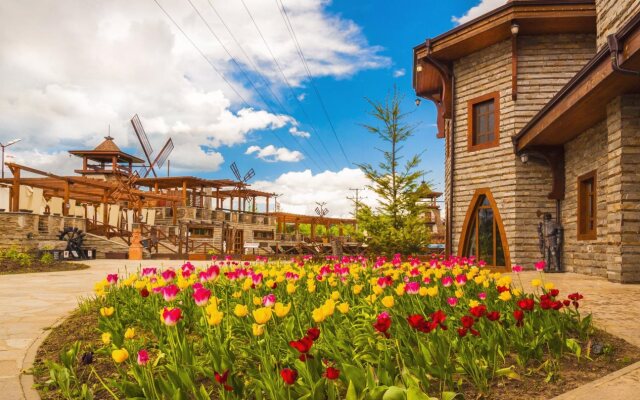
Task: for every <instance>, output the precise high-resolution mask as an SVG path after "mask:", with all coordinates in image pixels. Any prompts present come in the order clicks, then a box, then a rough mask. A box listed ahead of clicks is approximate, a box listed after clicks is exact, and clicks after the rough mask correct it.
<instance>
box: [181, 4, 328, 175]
mask: <svg viewBox="0 0 640 400" xmlns="http://www.w3.org/2000/svg"><path fill="white" fill-rule="evenodd" d="M187 1H188V2H189V4H190V5H191V8H193V10H194V11H195V12H196V14H198V16H199V17H200V19H201V20H202V22H203V23H204V24H205V25H206V27H207V29H208V30H209V32H210V33H211V35H213V37H214V38H215V39H216V41H217V42H218V43H219V44H220V47H222V49H223V50H224V51H225V53H227V55H228V56H229V58H231V61H232V62H233V64H234V65H235V66H236V68H238V70H239V71H240V72H241V73H242V75H243V76H244V77H245V79H246V80H247V82H249V85H250V86H251V87H252V88H253V90H254V91H255V92H256V93H257V94H258V96H260V99H261V100H262V102H263V103H264V105H265V107H267V109H268V110H269V112H270V113H271V114H273V115H275V116H276V117H277V118H279V119H280V121H281V122H282V123H283V125H286V124H287V121H286V120H285V119H284V117H283V116H282V115H280V114H279V113H277V112H275V111H274V110H273V109H272V108H271V106H270V105H269V102H268V101H267V99H266V98H265V97H264V96H263V95H262V92H261V91H260V90H258V88H257V87H256V85H255V84H254V83H253V80H252V79H251V77H250V76H249V74H248V73H247V71H246V70H245V69H244V68H243V67H242V65H240V63H239V62H238V61H237V60H236V58H235V57H234V56H233V54H231V52H230V51H229V49H228V48H227V46H225V45H224V43H223V42H222V40H220V37H219V36H218V35H217V34H216V33H215V32H214V30H213V28H211V25H209V22H207V20H206V19H205V18H204V16H203V15H202V13H200V10H198V8H197V7H196V6H195V5H194V4H193V1H192V0H187ZM275 137H276V139H278V141H279V142H280V143H282V145H283V146H284V147H285V148H286V147H287V145H286V144H285V142H284V140H282V139H281V138H280V136H278V134H277V132H276V133H275ZM293 139H294V141H295V142H296V143H297V144H298V146H299V147H300V150H302V152H303V153H306V155H307V157H308V158H309V160H311V161H312V162H313V163H314V164H315V165H316V167H318V169H320V165H318V163H317V162H316V161H315V160H314V159H313V158H311V156H310V155H309V154H308V153H307V152H306V151H305V149H304V148H303V147H302V144H301V143H300V142H299V141H298V138H296V137H295V136H294V137H293ZM303 162H304V160H303ZM304 164H305V165H307V164H306V162H304ZM307 167H308V165H307Z"/></svg>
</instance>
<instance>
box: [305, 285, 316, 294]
mask: <svg viewBox="0 0 640 400" xmlns="http://www.w3.org/2000/svg"><path fill="white" fill-rule="evenodd" d="M307 291H309V293H313V292H315V291H316V284H315V283H313V284H308V285H307Z"/></svg>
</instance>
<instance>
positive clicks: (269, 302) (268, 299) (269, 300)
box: [262, 293, 276, 307]
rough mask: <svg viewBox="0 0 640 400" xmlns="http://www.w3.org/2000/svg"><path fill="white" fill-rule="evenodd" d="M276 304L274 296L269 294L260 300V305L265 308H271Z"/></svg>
mask: <svg viewBox="0 0 640 400" xmlns="http://www.w3.org/2000/svg"><path fill="white" fill-rule="evenodd" d="M274 304H276V295H275V294H273V293H270V294H268V295H266V296H264V297H263V298H262V305H263V306H265V307H271V306H273V305H274Z"/></svg>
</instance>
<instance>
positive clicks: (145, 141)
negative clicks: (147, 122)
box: [131, 114, 153, 162]
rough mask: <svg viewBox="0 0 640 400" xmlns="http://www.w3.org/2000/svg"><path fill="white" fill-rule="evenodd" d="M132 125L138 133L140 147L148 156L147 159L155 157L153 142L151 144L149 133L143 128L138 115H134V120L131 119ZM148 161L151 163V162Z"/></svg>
mask: <svg viewBox="0 0 640 400" xmlns="http://www.w3.org/2000/svg"><path fill="white" fill-rule="evenodd" d="M131 125H133V130H134V131H135V132H136V136H138V140H139V141H140V145H141V146H142V150H143V151H144V154H145V155H146V156H147V158H149V157H151V155H153V148H152V147H151V142H149V137H148V136H147V133H146V132H145V131H144V128H143V127H142V122H141V121H140V118H139V117H138V114H136V115H134V116H133V118H131ZM148 161H149V162H151V160H148Z"/></svg>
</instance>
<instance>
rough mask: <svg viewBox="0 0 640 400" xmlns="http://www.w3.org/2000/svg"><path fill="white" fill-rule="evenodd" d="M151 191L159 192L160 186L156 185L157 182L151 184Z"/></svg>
mask: <svg viewBox="0 0 640 400" xmlns="http://www.w3.org/2000/svg"><path fill="white" fill-rule="evenodd" d="M153 191H154V192H156V193H160V187H159V186H158V182H156V183H154V184H153Z"/></svg>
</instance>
